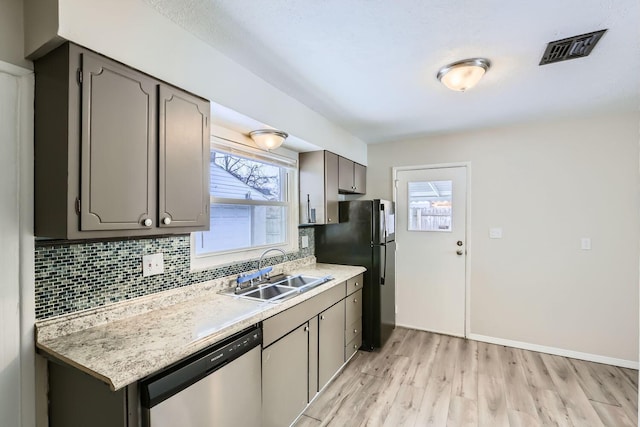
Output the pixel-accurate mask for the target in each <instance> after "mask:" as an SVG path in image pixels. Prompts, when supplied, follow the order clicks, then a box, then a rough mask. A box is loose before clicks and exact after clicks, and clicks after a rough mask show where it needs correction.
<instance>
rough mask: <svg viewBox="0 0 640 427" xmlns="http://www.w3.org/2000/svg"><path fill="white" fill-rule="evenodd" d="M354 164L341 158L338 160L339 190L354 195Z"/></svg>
mask: <svg viewBox="0 0 640 427" xmlns="http://www.w3.org/2000/svg"><path fill="white" fill-rule="evenodd" d="M353 187H354V185H353V162H352V161H351V160H349V159H345V158H344V157H342V156H340V157H339V158H338V189H339V190H340V191H343V192H347V193H353V191H354V188H353Z"/></svg>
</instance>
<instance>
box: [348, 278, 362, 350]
mask: <svg viewBox="0 0 640 427" xmlns="http://www.w3.org/2000/svg"><path fill="white" fill-rule="evenodd" d="M356 284H359V285H362V275H359V276H356V277H355V278H353V279H349V280H348V281H347V292H348V291H349V290H350V289H354V290H355V289H358V287H357V286H356ZM344 301H345V311H344V313H345V316H344V317H345V327H346V328H345V331H344V361H345V362H346V361H347V360H349V359H350V358H351V356H353V355H354V354H355V352H356V351H358V349H359V348H360V346H361V345H362V289H359V290H356V291H354V292H353V293H351V294H350V295H348V296H347V298H346V299H345V300H344Z"/></svg>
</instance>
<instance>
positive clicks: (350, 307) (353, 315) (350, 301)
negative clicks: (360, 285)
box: [344, 289, 362, 325]
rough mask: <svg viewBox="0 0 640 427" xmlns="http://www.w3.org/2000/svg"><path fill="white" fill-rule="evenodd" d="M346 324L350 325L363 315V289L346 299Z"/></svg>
mask: <svg viewBox="0 0 640 427" xmlns="http://www.w3.org/2000/svg"><path fill="white" fill-rule="evenodd" d="M345 302H346V303H347V304H346V309H345V323H344V324H345V325H350V324H352V323H353V322H355V321H356V320H358V319H359V318H361V317H362V289H360V290H359V291H357V292H355V293H353V294H351V295H349V296H348V297H347V298H346V299H345Z"/></svg>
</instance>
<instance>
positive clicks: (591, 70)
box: [145, 0, 640, 143]
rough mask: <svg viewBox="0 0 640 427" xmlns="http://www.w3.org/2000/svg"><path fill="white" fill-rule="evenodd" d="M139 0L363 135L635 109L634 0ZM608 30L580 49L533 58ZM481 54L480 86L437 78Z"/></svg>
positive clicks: (372, 137)
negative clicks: (583, 53)
mask: <svg viewBox="0 0 640 427" xmlns="http://www.w3.org/2000/svg"><path fill="white" fill-rule="evenodd" d="M145 1H146V2H147V3H149V4H151V5H152V6H153V7H154V8H156V9H157V10H158V11H159V12H160V13H162V14H164V15H165V16H167V17H168V18H169V19H171V20H173V21H174V22H176V23H177V24H178V25H180V26H182V27H183V28H185V29H186V30H187V31H189V32H191V33H193V34H194V35H196V36H197V37H199V38H200V39H202V40H204V41H205V42H207V43H209V44H211V45H212V46H214V47H215V48H216V49H218V50H219V51H221V52H222V53H224V54H225V55H227V56H228V57H230V58H231V59H233V60H234V61H236V62H238V63H239V64H241V65H243V66H245V67H246V68H247V69H249V70H251V71H252V72H253V73H255V74H257V75H258V76H260V77H262V78H263V79H264V80H266V81H268V82H269V83H271V84H273V85H274V86H276V87H278V88H279V89H281V90H282V91H284V92H286V93H288V94H289V95H291V96H293V97H295V98H297V99H298V100H300V101H301V102H303V103H304V104H306V105H308V106H309V107H311V108H313V109H314V110H316V111H317V112H319V113H321V114H322V115H324V116H325V117H327V118H328V119H329V120H331V121H332V122H334V123H336V124H338V125H340V126H342V127H343V128H345V129H346V130H348V131H349V132H351V133H352V134H354V135H355V136H357V137H359V138H361V139H362V140H363V141H365V142H367V143H375V142H383V141H390V140H397V139H400V138H404V137H411V136H418V135H424V134H430V133H441V132H449V131H454V130H465V129H474V128H479V127H487V126H499V125H505V124H511V123H518V122H523V121H531V120H542V119H548V118H556V117H568V116H569V117H570V116H578V115H584V114H592V113H599V112H614V113H615V112H626V111H638V108H639V106H640V2H639V1H638V0H607V1H603V0H562V1H558V0H537V1H528V2H524V1H505V0H501V1H498V0H464V1H461V0H437V1H426V0H386V1H384V0H323V1H317V0H269V1H266V0H186V1H185V0H183V1H175V0H145ZM605 28H607V29H608V31H607V32H606V33H605V35H604V36H603V38H602V39H601V40H600V42H599V43H598V45H597V46H596V48H595V49H594V50H593V52H592V53H591V55H590V56H589V57H586V58H581V59H574V60H570V61H567V62H561V63H556V64H550V65H545V66H538V63H539V61H540V58H541V56H542V54H543V52H544V50H545V47H546V44H547V43H548V42H550V41H553V40H557V39H562V38H565V37H570V36H574V35H578V34H582V33H587V32H591V31H596V30H600V29H605ZM478 56H480V57H486V58H489V59H490V60H491V62H492V67H491V69H490V70H489V72H488V73H487V74H486V76H485V77H484V78H483V80H481V81H480V83H479V84H478V86H476V87H475V88H473V89H471V90H469V91H467V92H465V93H458V92H452V91H449V90H448V89H446V88H445V87H444V86H442V85H441V84H440V83H439V82H438V80H437V79H436V77H435V76H436V73H437V71H438V69H439V68H440V67H441V66H443V65H446V64H447V63H450V62H453V61H456V60H460V59H465V58H469V57H478ZM214 101H215V100H214Z"/></svg>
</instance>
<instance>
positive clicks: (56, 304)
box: [35, 227, 315, 320]
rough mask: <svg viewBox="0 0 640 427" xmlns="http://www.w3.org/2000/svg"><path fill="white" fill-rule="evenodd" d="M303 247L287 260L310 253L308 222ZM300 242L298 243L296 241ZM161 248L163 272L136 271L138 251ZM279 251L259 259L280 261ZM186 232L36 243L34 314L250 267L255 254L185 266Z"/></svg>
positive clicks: (311, 239) (90, 304)
mask: <svg viewBox="0 0 640 427" xmlns="http://www.w3.org/2000/svg"><path fill="white" fill-rule="evenodd" d="M302 236H308V237H309V247H308V248H305V249H301V250H300V251H298V252H296V253H294V254H288V255H287V260H289V261H291V260H294V259H299V258H304V257H307V256H310V255H313V254H314V247H315V245H314V233H313V227H308V228H300V229H299V233H298V239H299V240H300V239H302ZM300 246H301V245H300ZM158 252H162V253H163V254H164V274H160V275H157V276H150V277H142V256H143V255H148V254H154V253H158ZM284 261H285V260H284V258H283V256H282V255H280V256H275V257H273V258H267V261H265V265H269V264H279V263H281V262H284ZM189 263H190V238H189V236H188V235H186V236H175V237H159V238H155V239H141V240H124V241H110V242H92V243H75V244H60V245H53V246H36V250H35V270H36V278H35V279H36V301H35V303H36V318H37V319H38V320H42V319H47V318H50V317H53V316H59V315H62V314H69V313H73V312H75V311H79V310H84V309H88V308H95V307H99V306H103V305H106V304H110V303H114V302H118V301H122V300H128V299H132V298H135V297H140V296H144V295H148V294H152V293H155V292H160V291H165V290H168V289H174V288H179V287H182V286H187V285H190V284H193V283H199V282H205V281H207V280H212V279H217V278H220V277H225V276H230V275H233V274H238V273H241V272H244V271H248V270H251V269H255V267H256V260H255V259H253V260H248V261H246V262H241V263H238V264H230V265H226V266H222V267H218V268H213V269H210V270H201V271H195V272H191V271H189Z"/></svg>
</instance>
